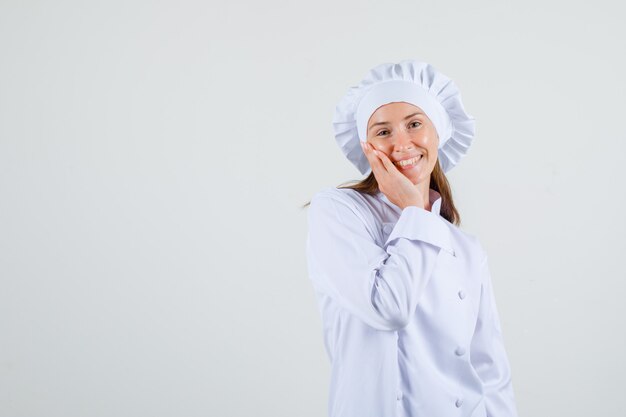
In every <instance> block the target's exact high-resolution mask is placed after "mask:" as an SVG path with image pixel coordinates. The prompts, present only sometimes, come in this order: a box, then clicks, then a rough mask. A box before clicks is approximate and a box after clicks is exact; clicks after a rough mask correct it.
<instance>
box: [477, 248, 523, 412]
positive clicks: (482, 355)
mask: <svg viewBox="0 0 626 417" xmlns="http://www.w3.org/2000/svg"><path fill="white" fill-rule="evenodd" d="M480 268H481V279H482V289H481V296H480V310H479V313H478V314H479V316H478V321H477V323H476V328H475V330H474V336H473V337H472V342H471V348H470V360H471V363H472V366H473V367H474V369H475V370H476V372H477V373H478V375H479V377H480V379H481V380H482V382H483V390H484V396H485V408H486V410H487V417H517V409H516V404H515V395H514V392H513V384H512V381H511V368H510V366H509V361H508V357H507V354H506V350H505V346H504V340H503V337H502V328H501V326H500V317H499V314H498V310H497V306H496V300H495V295H494V291H493V286H492V281H491V274H490V272H489V264H488V258H487V256H486V255H484V257H483V260H482V262H481V267H480Z"/></svg>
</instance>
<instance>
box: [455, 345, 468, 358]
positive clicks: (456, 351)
mask: <svg viewBox="0 0 626 417" xmlns="http://www.w3.org/2000/svg"><path fill="white" fill-rule="evenodd" d="M454 353H456V354H457V355H458V356H461V355H462V354H464V353H465V349H464V348H463V347H462V346H459V347H458V348H456V350H455V351H454Z"/></svg>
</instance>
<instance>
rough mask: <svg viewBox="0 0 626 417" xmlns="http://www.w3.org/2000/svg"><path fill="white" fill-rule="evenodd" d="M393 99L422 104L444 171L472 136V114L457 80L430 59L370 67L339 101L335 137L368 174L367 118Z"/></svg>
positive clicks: (345, 152)
mask: <svg viewBox="0 0 626 417" xmlns="http://www.w3.org/2000/svg"><path fill="white" fill-rule="evenodd" d="M393 102H406V103H410V104H413V105H415V106H418V107H419V108H421V109H422V110H423V111H424V113H426V115H427V116H428V118H429V119H430V120H431V121H432V122H433V125H434V126H435V129H436V130H437V134H438V135H439V149H438V158H439V164H440V165H441V168H442V169H443V171H444V172H448V171H449V170H450V169H452V168H453V167H454V166H455V165H456V164H457V163H458V162H459V160H460V159H461V158H462V157H463V156H464V155H465V154H466V153H467V150H468V149H469V147H470V145H471V144H472V140H473V139H474V132H475V127H474V117H472V116H470V115H469V114H467V113H466V112H465V109H464V108H463V103H462V102H461V94H460V93H459V90H458V88H457V86H456V85H455V84H454V82H453V81H452V80H450V79H449V78H448V77H446V76H445V75H443V74H442V73H440V72H439V71H437V70H436V69H435V68H434V67H433V66H432V65H430V64H428V63H426V62H420V61H417V60H414V59H406V60H403V61H400V62H399V63H385V64H380V65H378V66H376V67H374V68H372V69H371V70H370V71H369V72H368V74H367V76H366V77H365V78H364V79H363V80H362V81H361V82H360V83H359V84H358V85H357V86H353V87H350V88H349V90H348V92H347V94H346V95H345V96H344V97H343V98H342V99H341V101H340V102H339V103H338V104H337V106H336V107H335V115H334V117H333V130H334V132H335V140H336V141H337V144H338V145H339V147H340V148H341V151H342V152H343V154H344V155H345V156H346V157H347V158H348V160H350V162H352V163H353V164H354V165H355V166H356V167H357V168H358V170H359V171H360V172H361V174H364V175H365V174H369V173H370V171H371V167H370V165H369V162H368V160H367V158H366V157H365V154H364V153H363V150H362V149H361V146H360V145H359V140H360V141H362V142H365V141H366V140H367V135H366V131H367V122H368V120H369V118H370V116H371V115H372V114H373V113H374V112H375V111H376V109H378V108H379V107H380V106H382V105H384V104H388V103H393Z"/></svg>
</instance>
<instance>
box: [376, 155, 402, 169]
mask: <svg viewBox="0 0 626 417" xmlns="http://www.w3.org/2000/svg"><path fill="white" fill-rule="evenodd" d="M378 157H379V158H380V160H381V161H382V163H383V165H384V167H385V169H386V170H387V172H394V171H398V172H400V171H399V170H398V168H397V167H396V166H395V165H394V164H393V162H391V159H389V157H388V156H387V155H385V153H384V152H380V151H379V152H378Z"/></svg>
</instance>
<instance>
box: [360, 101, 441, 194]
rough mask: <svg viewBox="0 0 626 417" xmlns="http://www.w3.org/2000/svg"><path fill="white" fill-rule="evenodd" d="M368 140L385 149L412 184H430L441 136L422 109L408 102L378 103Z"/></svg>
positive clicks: (370, 122) (370, 125)
mask: <svg viewBox="0 0 626 417" xmlns="http://www.w3.org/2000/svg"><path fill="white" fill-rule="evenodd" d="M367 141H368V142H369V143H371V144H372V145H373V146H374V148H376V149H378V150H379V151H382V152H384V153H385V154H386V155H387V156H388V157H389V159H391V161H393V163H394V164H395V165H396V167H397V168H398V169H399V170H400V172H402V173H403V174H404V175H405V176H406V177H407V178H409V179H410V180H411V182H412V183H413V184H418V183H421V182H425V184H426V185H427V186H428V185H429V184H430V174H431V172H432V171H433V169H434V167H435V164H436V163H437V148H438V146H439V136H438V135H437V130H436V129H435V126H434V125H433V124H432V122H431V121H430V119H429V118H428V116H426V114H425V113H424V112H423V111H422V109H420V108H419V107H417V106H414V105H412V104H409V103H405V102H396V103H389V104H385V105H383V106H381V107H379V108H378V109H376V111H375V112H374V113H372V115H371V116H370V119H369V121H368V122H367ZM401 161H403V162H401Z"/></svg>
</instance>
